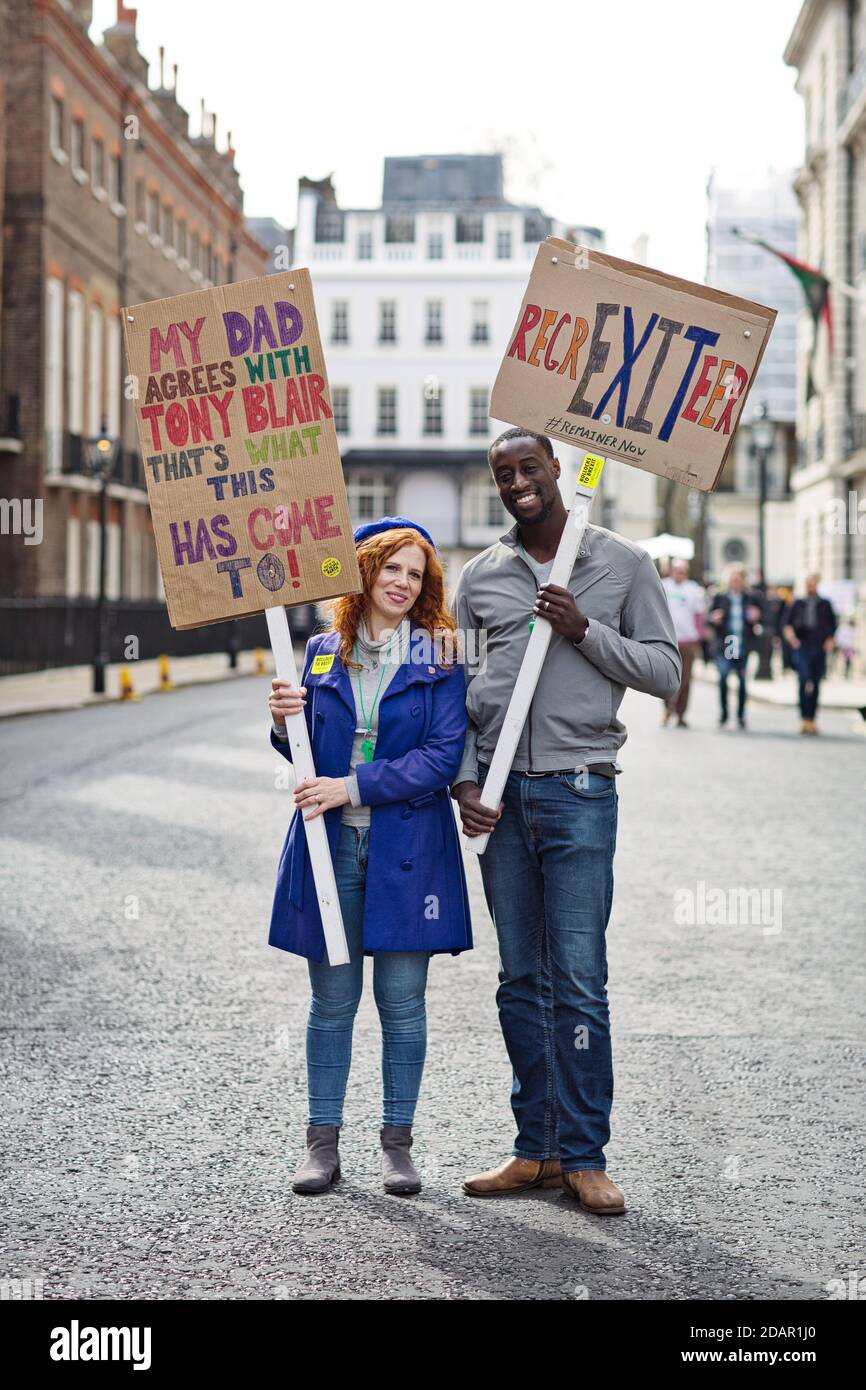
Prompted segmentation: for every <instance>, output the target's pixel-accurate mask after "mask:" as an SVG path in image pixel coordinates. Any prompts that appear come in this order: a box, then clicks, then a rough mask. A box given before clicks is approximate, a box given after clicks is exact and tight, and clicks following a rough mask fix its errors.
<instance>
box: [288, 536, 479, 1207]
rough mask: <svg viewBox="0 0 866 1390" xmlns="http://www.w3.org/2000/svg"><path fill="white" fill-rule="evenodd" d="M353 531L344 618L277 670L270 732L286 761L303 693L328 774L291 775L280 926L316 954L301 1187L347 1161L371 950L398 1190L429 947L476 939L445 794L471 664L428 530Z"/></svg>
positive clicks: (463, 946)
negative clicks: (309, 831) (320, 846)
mask: <svg viewBox="0 0 866 1390" xmlns="http://www.w3.org/2000/svg"><path fill="white" fill-rule="evenodd" d="M354 538H355V542H356V544H357V554H358V568H359V569H360V572H361V581H362V584H363V591H362V592H361V593H359V594H357V593H356V594H345V595H343V596H342V597H341V598H338V599H335V600H334V601H333V603H332V604H331V612H332V618H333V626H332V627H331V629H330V630H329V631H328V632H324V633H317V634H315V635H314V636H313V637H311V638H310V640H309V642H308V643H307V650H306V655H305V657H304V670H303V676H302V684H301V685H300V687H298V688H297V689H296V688H294V687H293V686H292V685H291V684H290V683H289V682H288V681H286V680H283V679H281V678H277V679H276V680H274V681H273V682H272V692H271V696H270V699H269V702H268V703H269V707H270V711H271V717H272V720H273V729H272V731H271V743H272V745H273V746H274V748H276V750H277V751H278V752H279V753H282V755H283V757H285V758H288V760H289V761H290V762H291V759H292V754H291V747H290V745H289V741H288V734H287V731H286V716H287V715H292V714H299V713H300V712H301V711H303V712H304V715H305V718H306V721H307V727H308V729H309V732H310V741H311V744H312V751H313V761H314V763H315V767H316V769H317V772H318V774H319V775H317V776H316V777H311V778H306V779H304V780H303V781H301V782H298V783H297V785H296V786H295V788H294V798H295V806H296V808H297V810H296V814H295V815H294V817H293V819H292V822H291V825H290V827H289V832H288V835H287V837H286V843H285V846H284V848H283V852H282V855H281V856H280V863H279V868H278V871H277V884H276V892H275V895H274V904H273V910H272V914H271V928H270V936H269V944H270V945H271V946H277V947H279V948H280V950H283V951H291V952H293V953H294V954H295V955H299V956H305V957H306V958H307V961H308V969H309V974H310V984H311V987H312V998H311V1002H310V1013H309V1019H308V1023H307V1083H308V1092H309V1126H308V1129H307V1154H306V1157H305V1159H304V1161H303V1163H302V1164H301V1166H300V1168H299V1169H298V1171H297V1173H296V1174H295V1178H294V1181H293V1183H292V1187H293V1188H294V1190H295V1192H304V1193H312V1192H324V1191H326V1190H327V1189H328V1188H330V1186H331V1184H332V1183H333V1182H335V1181H336V1180H337V1179H338V1178H339V1176H340V1158H339V1154H338V1150H337V1142H338V1138H339V1132H340V1128H341V1126H342V1123H343V1101H344V1098H345V1094H346V1082H347V1080H348V1076H349V1064H350V1062H351V1058H352V1031H353V1025H354V1021H355V1014H356V1012H357V1008H358V1004H359V1002H360V999H361V992H362V989H363V983H364V957H365V955H371V956H372V957H373V994H374V997H375V1000H376V1005H377V1008H378V1011H379V1020H380V1023H381V1025H382V1080H383V1088H384V1105H383V1120H382V1128H381V1129H380V1132H379V1133H380V1140H381V1145H382V1176H383V1181H384V1186H385V1191H386V1192H390V1193H397V1194H401V1195H402V1194H407V1193H411V1192H418V1191H419V1190H420V1187H421V1180H420V1177H419V1175H418V1172H417V1170H416V1168H415V1166H414V1164H413V1163H412V1159H411V1157H410V1154H409V1149H410V1147H411V1144H412V1123H413V1119H414V1114H415V1106H416V1103H417V1099H418V1092H419V1089H420V1086H421V1076H422V1071H423V1067H424V1058H425V1053H426V1045H427V1018H426V1010H425V990H426V984H427V966H428V963H429V960H430V956H431V955H432V954H435V953H442V952H448V953H450V954H452V955H456V954H457V953H458V952H460V951H466V950H469V949H470V948H471V946H472V931H471V924H470V916H469V897H468V894H467V890H466V876H465V874H464V871H463V857H462V854H461V850H460V837H459V834H458V831H457V825H456V822H455V819H454V814H453V812H452V810H451V801H450V798H449V795H448V787H449V784H450V782H451V780H452V778H453V777H454V774H455V773H456V772H457V769H458V767H459V766H460V762H461V758H462V756H463V745H464V739H465V733H466V726H467V714H466V679H465V673H464V667H463V664H462V662H461V661H458V660H457V659H456V643H455V645H454V651H453V653H452V652H450V651H449V649H448V648H449V638H450V637H451V635H452V634H453V633H454V629H455V626H456V624H455V622H454V619H453V618H452V617H451V615H450V613H449V612H448V610H447V609H446V607H445V591H444V583H443V575H442V565H441V563H440V560H439V556H438V554H437V552H436V548H435V546H434V544H433V541H432V538H431V536H430V534H429V532H427V531H425V530H424V528H423V526H418V525H417V524H416V523H415V522H412V521H407V519H406V518H405V517H382V518H381V519H380V520H379V521H371V522H368V523H367V524H366V525H364V526H359V527H358V528H357V529H356V531H355V533H354ZM437 648H441V650H437ZM308 696H309V699H308V698H307V697H308ZM323 774H324V775H323ZM318 815H324V817H325V825H326V829H327V834H328V844H329V848H330V852H331V857H332V859H333V861H334V873H335V877H336V883H337V892H338V894H339V899H340V907H341V909H342V915H343V924H344V927H345V932H346V941H347V944H348V947H349V957H350V959H349V963H348V964H347V965H334V966H332V965H329V964H328V961H327V959H326V957H325V939H324V934H323V931H322V920H321V914H320V912H319V902H318V894H317V891H316V885H315V882H314V880H313V872H312V864H311V861H310V852H309V848H308V846H307V837H306V833H305V829H304V827H305V822H306V821H308V820H312V819H313V817H314V816H318Z"/></svg>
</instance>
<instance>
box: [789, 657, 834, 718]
mask: <svg viewBox="0 0 866 1390" xmlns="http://www.w3.org/2000/svg"><path fill="white" fill-rule="evenodd" d="M794 670H795V671H796V672H797V681H798V684H799V698H800V718H801V719H814V718H815V715H816V713H817V710H818V696H819V694H820V690H821V681H822V680H823V679H824V675H825V673H826V670H827V657H826V655H825V653H824V648H823V647H814V646H813V647H807V646H806V645H805V643H803V645H802V646H799V647H797V649H796V651H795V652H794Z"/></svg>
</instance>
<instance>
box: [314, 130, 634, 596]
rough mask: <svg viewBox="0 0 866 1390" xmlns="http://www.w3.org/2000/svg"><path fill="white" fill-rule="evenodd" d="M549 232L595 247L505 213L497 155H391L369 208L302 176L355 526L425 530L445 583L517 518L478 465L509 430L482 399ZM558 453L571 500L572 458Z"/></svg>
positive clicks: (537, 214) (555, 226)
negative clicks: (349, 205) (352, 205)
mask: <svg viewBox="0 0 866 1390" xmlns="http://www.w3.org/2000/svg"><path fill="white" fill-rule="evenodd" d="M550 234H555V235H559V236H566V237H569V238H571V239H573V240H575V241H578V242H580V243H581V244H583V245H589V246H593V247H596V248H600V247H601V245H602V243H603V238H602V234H601V233H600V231H599V230H598V229H596V228H586V227H573V226H568V225H566V224H563V223H561V222H555V221H554V220H553V219H552V218H548V217H546V216H545V215H544V214H543V213H542V212H541V211H540V210H539V209H538V208H533V207H521V206H515V205H513V204H509V203H508V202H507V201H506V200H505V198H504V197H503V194H502V168H501V160H500V157H499V156H498V155H467V156H457V155H452V156H448V155H446V156H434V157H429V158H398V159H386V161H385V179H384V188H383V200H382V206H381V207H379V208H375V209H363V210H360V209H343V208H340V207H339V206H338V204H337V202H336V199H335V196H334V192H333V188H332V187H331V185H330V181H325V182H324V183H321V184H314V183H312V182H311V181H309V180H301V184H300V188H299V197H298V219H297V229H296V233H295V247H294V258H293V259H294V263H295V264H296V265H303V266H309V268H310V270H311V272H312V275H313V281H314V285H315V292H316V310H317V313H318V317H319V326H320V331H321V334H322V340H323V345H324V348H325V353H326V357H327V362H328V375H329V380H330V385H331V393H332V399H333V403H334V412H335V420H336V425H337V430H338V434H339V436H340V446H341V454H342V458H343V465H344V471H345V476H346V483H347V488H348V492H349V503H350V508H351V513H352V519H353V521H354V523H355V524H358V523H360V522H362V521H365V520H369V519H372V518H374V517H377V516H381V515H383V514H391V515H403V516H409V517H412V518H413V519H415V520H418V521H420V522H422V523H423V524H424V525H425V526H426V527H427V528H428V529H429V530H430V532H431V534H432V535H433V537H434V539H435V540H436V542H437V545H438V546H439V547H440V550H441V551H442V555H443V560H444V562H445V566H446V577H447V579H448V583H449V585H451V584H453V583H454V582H455V581H456V578H457V576H458V575H459V572H460V568H461V566H462V564H463V563H464V562H465V561H466V560H467V559H469V558H470V557H471V556H472V555H473V554H476V553H477V552H478V551H479V550H481V549H483V548H484V547H485V546H487V545H489V544H491V542H492V541H494V540H495V539H497V537H498V536H500V535H501V534H502V532H503V531H504V530H505V529H507V527H509V526H511V525H512V524H513V522H512V518H511V517H510V516H509V515H508V513H507V512H506V511H505V510H504V508H503V507H502V504H501V502H500V500H499V495H498V493H497V492H496V489H495V487H494V486H493V482H492V478H491V474H490V469H489V466H488V463H487V448H488V445H489V444H490V442H491V441H492V440H493V439H494V438H495V437H496V435H497V434H499V433H501V431H502V430H503V429H506V428H508V426H507V425H506V424H504V423H501V422H498V421H494V420H491V419H490V417H489V414H488V407H489V397H490V390H491V387H492V384H493V381H494V379H495V376H496V373H497V371H498V369H499V364H500V362H501V360H502V355H503V352H504V351H505V347H506V345H507V342H508V339H509V336H510V334H511V331H512V328H513V326H514V322H515V320H516V317H517V313H518V310H519V308H520V303H521V299H522V296H523V292H524V289H525V287H526V281H527V279H528V276H529V271H530V268H531V265H532V261H533V259H534V257H535V253H536V250H537V248H538V243H539V241H541V240H543V238H544V237H545V236H547V235H550ZM556 452H557V454H558V457H559V458H560V461H561V463H562V465H563V477H562V480H561V486H562V487H563V492H564V495H566V497H568V489H569V484H570V482H571V480H572V477H573V461H574V459H575V458H576V454H575V451H574V450H573V449H571V448H570V447H569V446H568V445H564V444H563V445H557V446H556ZM596 508H597V511H596V515H595V519H596V520H597V521H602V522H604V524H607V521H609V520H610V518H607V520H605V518H604V517H603V516H602V512H603V511H604V504H603V500H602V499H601V498H600V499H599V500H598V501H597V503H596Z"/></svg>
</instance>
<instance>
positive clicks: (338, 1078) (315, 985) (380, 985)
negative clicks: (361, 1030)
mask: <svg viewBox="0 0 866 1390" xmlns="http://www.w3.org/2000/svg"><path fill="white" fill-rule="evenodd" d="M369 839H370V830H369V827H368V826H355V825H342V826H341V827H340V839H339V843H338V846H337V855H336V860H335V863H334V871H335V875H336V879H337V891H338V893H339V896H340V907H341V908H342V912H343V925H344V927H345V931H346V941H347V943H348V947H349V964H348V965H328V963H327V958H325V959H324V960H323V961H321V962H319V961H309V962H308V965H309V970H310V983H311V985H312V991H313V996H312V1000H311V1003H310V1017H309V1021H308V1023H307V1085H308V1089H309V1098H310V1124H311V1125H342V1123H343V1099H344V1097H345V1094H346V1082H347V1080H348V1077H349V1065H350V1063H351V1060H352V1028H353V1025H354V1022H355V1014H356V1012H357V1009H358V1004H359V1002H360V999H361V990H362V988H363V983H364V934H363V922H364V894H365V889H366V881H367V850H368V845H369ZM429 962H430V954H429V952H427V951H376V952H374V954H373V994H374V997H375V1000H376V1006H377V1008H378V1010H379V1021H380V1023H381V1025H382V1083H383V1088H384V1097H385V1099H384V1111H383V1117H382V1122H383V1124H386V1125H411V1124H412V1121H413V1119H414V1116H415V1105H416V1102H417V1100H418V1092H419V1090H420V1088H421V1074H422V1072H423V1070H424V1056H425V1053H426V1050H427V1014H426V1008H425V1000H424V993H425V989H426V986H427V966H428V964H429Z"/></svg>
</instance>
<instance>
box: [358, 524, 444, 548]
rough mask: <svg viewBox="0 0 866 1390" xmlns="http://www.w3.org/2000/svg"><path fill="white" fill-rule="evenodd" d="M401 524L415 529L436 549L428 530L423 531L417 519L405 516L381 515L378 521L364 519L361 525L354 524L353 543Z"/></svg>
mask: <svg viewBox="0 0 866 1390" xmlns="http://www.w3.org/2000/svg"><path fill="white" fill-rule="evenodd" d="M403 526H409V527H411V529H412V530H413V531H417V532H418V534H419V535H421V536H423V537H424V539H425V541H429V542H430V544H431V545H432V547H433V549H434V550H435V549H436V542H435V541H434V539H433V537H432V536H431V535H430V532H429V531H425V530H424V527H423V526H419V525H418V523H417V521H410V520H409V518H408V517H405V516H382V517H380V518H379V520H378V521H365V523H364V525H363V526H356V527H355V530H354V532H353V535H354V538H355V544H356V545H360V543H361V541H366V540H368V539H369V537H370V536H377V535H378V534H379V532H380V531H397V530H400V529H401V528H402V527H403Z"/></svg>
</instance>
